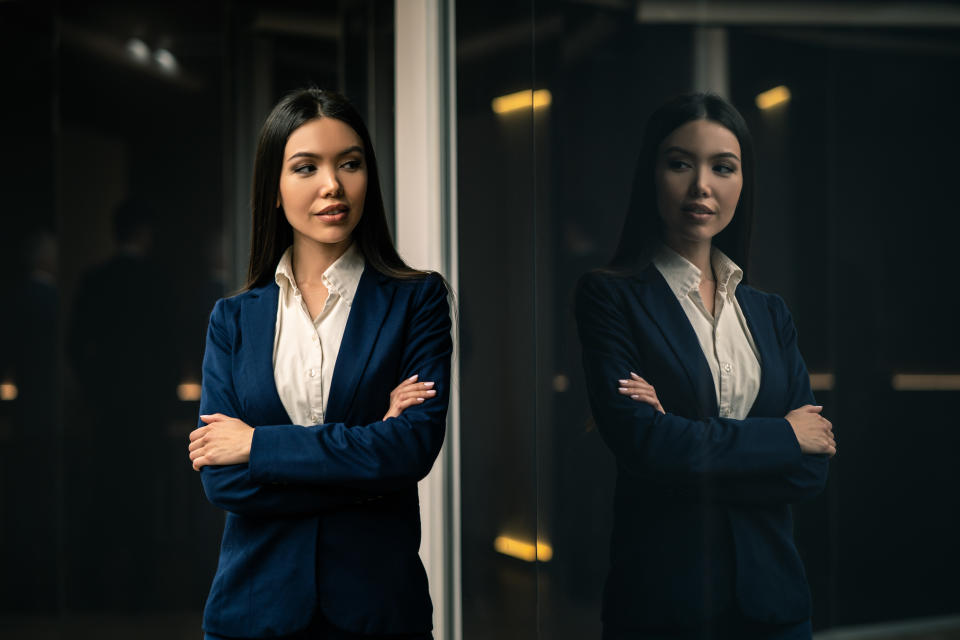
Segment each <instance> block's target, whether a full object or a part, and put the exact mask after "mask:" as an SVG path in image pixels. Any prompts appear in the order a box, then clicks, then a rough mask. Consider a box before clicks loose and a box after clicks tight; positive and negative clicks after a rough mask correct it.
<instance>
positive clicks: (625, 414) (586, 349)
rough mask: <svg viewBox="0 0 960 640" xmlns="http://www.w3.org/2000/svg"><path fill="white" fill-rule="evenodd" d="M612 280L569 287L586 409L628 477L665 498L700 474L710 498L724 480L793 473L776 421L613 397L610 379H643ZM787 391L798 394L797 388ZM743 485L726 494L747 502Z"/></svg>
mask: <svg viewBox="0 0 960 640" xmlns="http://www.w3.org/2000/svg"><path fill="white" fill-rule="evenodd" d="M614 280H615V278H614V277H604V276H600V275H596V274H591V275H588V276H585V277H584V278H583V279H581V282H580V284H579V286H578V288H577V294H576V305H575V309H576V316H577V326H578V330H579V334H580V341H581V344H582V348H583V366H584V371H585V374H586V383H587V391H588V395H589V398H590V406H591V409H592V411H593V415H594V418H595V419H596V422H597V426H598V428H599V431H600V434H601V435H602V436H603V438H604V440H605V441H606V443H607V445H608V446H609V447H610V449H611V450H612V451H613V453H614V455H615V456H616V458H617V461H618V463H619V464H620V465H621V466H622V467H623V468H624V469H626V470H627V471H628V472H629V473H631V474H635V475H641V476H646V477H649V478H650V479H651V480H652V481H653V482H655V483H656V484H657V485H659V486H661V487H663V488H664V490H665V491H666V492H667V493H672V492H673V490H676V489H681V490H683V489H696V488H697V487H702V486H704V485H703V482H704V480H705V479H706V478H707V477H709V478H710V479H711V480H714V481H716V480H719V481H720V482H711V483H710V486H711V492H710V493H711V494H713V495H712V497H713V499H723V498H724V497H725V496H724V495H722V494H718V493H717V492H714V491H713V490H712V489H722V488H723V487H725V486H728V485H725V484H724V482H723V481H724V480H737V479H739V480H741V481H742V480H743V479H744V478H747V477H754V478H756V477H768V478H769V477H776V476H783V475H787V474H793V473H798V472H801V471H802V470H803V469H804V455H803V454H802V452H801V451H800V446H799V443H798V442H797V439H796V437H795V436H794V433H793V430H792V429H791V427H790V424H789V423H788V422H787V421H786V420H785V419H784V418H782V417H773V418H766V417H751V418H746V419H744V420H735V419H731V418H720V417H707V418H702V419H690V418H685V417H682V416H679V415H675V414H671V413H666V414H662V413H660V412H659V411H657V410H655V409H654V408H653V407H651V406H650V405H648V404H647V403H644V402H637V401H635V400H631V399H630V398H628V397H626V396H622V395H620V394H619V393H618V392H617V388H618V383H617V380H619V379H621V378H623V377H624V375H626V374H627V372H630V371H634V372H636V373H638V374H639V375H641V376H643V375H644V371H645V366H644V362H643V361H642V358H641V357H640V350H639V349H637V347H636V345H635V344H634V343H633V338H632V337H631V332H630V329H629V326H630V324H629V323H628V321H627V318H626V317H625V315H624V306H625V305H624V304H623V303H622V302H621V301H620V300H619V298H620V297H621V295H622V294H621V292H620V291H619V290H618V287H616V285H614V284H611V283H612V282H613V281H614ZM798 362H799V364H800V365H802V361H798ZM807 389H809V383H808V385H807ZM794 393H795V394H796V396H797V397H798V398H799V397H800V396H802V395H803V393H804V392H803V389H802V385H798V386H797V388H796V389H795V390H794ZM748 486H749V484H748V483H742V482H739V483H737V484H736V485H730V491H729V492H727V496H726V497H729V498H731V499H733V500H735V501H741V500H747V496H745V495H744V493H745V492H746V490H747V489H746V487H748ZM747 501H749V500H747Z"/></svg>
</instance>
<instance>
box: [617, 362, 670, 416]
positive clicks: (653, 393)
mask: <svg viewBox="0 0 960 640" xmlns="http://www.w3.org/2000/svg"><path fill="white" fill-rule="evenodd" d="M618 382H619V383H620V388H619V389H618V390H617V391H619V392H620V394H621V395H625V396H630V399H631V400H636V401H637V402H646V403H647V404H649V405H650V406H651V407H653V408H654V409H656V410H657V411H659V412H660V413H666V411H664V410H663V405H662V404H660V400H658V399H657V390H656V389H654V388H653V385H652V384H650V383H649V382H647V381H646V380H644V379H643V378H641V377H640V376H638V375H637V374H635V373H634V372H632V371H631V372H630V379H629V380H618Z"/></svg>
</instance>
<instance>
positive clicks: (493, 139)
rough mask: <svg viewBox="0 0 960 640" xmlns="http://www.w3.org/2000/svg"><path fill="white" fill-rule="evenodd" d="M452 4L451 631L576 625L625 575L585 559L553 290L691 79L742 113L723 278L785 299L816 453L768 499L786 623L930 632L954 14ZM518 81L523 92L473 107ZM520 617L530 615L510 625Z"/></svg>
mask: <svg viewBox="0 0 960 640" xmlns="http://www.w3.org/2000/svg"><path fill="white" fill-rule="evenodd" d="M467 4H468V3H460V4H459V5H458V7H457V12H458V31H457V39H458V69H457V76H458V83H459V86H458V94H457V97H458V127H459V131H458V136H459V138H458V153H459V157H458V163H459V175H458V181H459V185H458V188H459V194H460V200H459V215H460V221H459V224H460V228H461V229H462V234H461V242H460V255H461V262H460V274H461V281H462V283H463V286H462V288H461V292H460V296H461V304H462V323H463V327H464V329H463V331H464V348H465V351H464V354H463V361H462V374H463V383H464V384H463V388H464V418H463V420H464V421H463V433H464V435H463V443H464V446H463V457H464V462H463V464H464V466H463V470H464V471H463V512H464V558H463V563H464V585H463V588H464V591H463V597H464V621H465V627H464V637H465V638H467V640H471V639H472V638H480V637H514V636H516V637H519V634H522V633H526V634H527V635H526V636H525V637H531V636H530V633H531V629H533V628H534V626H533V625H535V628H536V634H537V637H544V638H578V639H579V638H587V637H599V636H600V633H601V629H602V623H601V611H602V609H603V606H602V602H603V597H604V596H603V589H604V584H605V582H606V580H607V578H608V574H609V572H610V570H611V562H613V565H614V567H615V566H616V565H617V564H618V563H620V566H626V565H623V564H622V563H623V562H625V560H624V559H623V557H622V556H615V557H614V558H613V560H612V561H611V559H610V537H611V533H612V532H613V531H614V530H615V525H614V515H613V514H614V488H615V486H616V484H617V466H616V462H615V458H614V456H613V455H612V453H611V449H610V447H608V446H607V444H606V443H605V442H604V440H603V438H602V437H601V436H600V433H599V431H598V425H597V418H596V417H595V416H594V415H593V412H592V411H591V408H590V406H589V404H588V397H587V392H586V385H587V382H588V380H587V379H586V377H585V374H584V369H583V366H582V364H581V341H580V339H579V337H578V335H577V325H576V321H575V318H574V300H575V285H576V283H577V281H578V279H579V278H580V277H581V276H582V275H583V274H585V273H588V272H590V271H591V270H594V269H597V268H600V267H603V266H604V265H606V264H608V263H609V261H610V259H611V257H612V256H613V254H614V251H615V249H616V247H617V243H618V240H619V238H620V234H621V228H622V224H623V220H624V216H625V214H626V212H627V209H628V206H629V203H630V199H631V190H632V188H633V182H634V173H635V171H636V167H637V160H638V156H639V152H640V144H641V138H642V135H643V129H644V126H645V124H646V122H647V119H648V118H649V116H650V115H651V114H652V113H653V111H654V110H655V109H656V108H657V107H658V106H659V105H660V104H662V103H663V102H664V101H666V100H667V99H668V98H670V97H672V96H674V95H677V94H679V93H681V92H684V91H689V90H691V89H706V88H709V89H713V90H715V91H719V92H721V93H722V94H724V95H725V97H726V98H727V99H728V100H729V101H730V102H731V103H732V104H733V105H734V106H735V107H736V108H737V109H738V110H739V111H740V112H741V113H742V114H743V116H744V118H745V120H746V122H747V125H748V127H749V129H750V131H751V133H752V136H753V139H754V143H755V154H756V171H755V173H756V192H755V206H754V208H755V220H754V225H753V239H752V243H751V254H750V256H751V257H750V261H749V264H748V265H745V266H748V275H749V282H750V285H751V286H752V287H755V288H756V289H758V290H761V291H767V292H773V293H776V294H778V295H779V296H781V297H782V298H783V300H784V302H785V303H786V306H787V308H788V309H789V311H790V313H791V315H792V318H793V321H794V323H795V325H796V327H797V330H798V332H799V349H800V352H801V353H802V355H803V357H804V359H805V361H806V365H807V368H808V372H809V374H810V383H811V386H812V388H813V392H814V394H815V397H816V401H817V402H818V403H820V404H822V405H823V407H824V408H823V415H825V416H827V417H828V418H829V419H830V420H832V421H833V423H834V432H835V434H836V436H837V440H838V444H840V453H839V454H838V455H837V456H836V457H835V458H834V459H833V460H832V461H831V463H830V471H829V477H828V480H827V482H826V485H825V488H824V489H823V490H822V491H821V492H819V493H818V494H817V495H816V496H815V497H812V498H811V499H808V500H804V501H801V502H799V503H798V504H795V505H794V506H793V508H792V513H793V519H792V527H790V526H789V522H790V521H789V520H784V521H783V522H784V523H786V525H785V528H784V531H786V534H785V535H787V536H789V535H790V531H791V528H792V536H793V538H794V540H795V544H796V547H797V549H798V551H799V556H800V558H801V560H802V563H803V566H804V569H805V573H806V578H807V581H808V582H809V586H810V591H811V594H812V627H813V629H814V631H815V632H818V633H819V632H822V631H826V630H830V629H842V628H849V627H858V626H862V625H871V624H879V623H890V624H898V623H900V622H903V623H905V624H907V625H908V626H907V627H905V630H904V631H903V633H915V634H917V635H911V637H933V636H932V635H930V636H923V635H922V634H921V632H920V630H919V629H920V627H919V626H916V627H910V626H909V625H911V624H919V623H918V622H917V621H918V620H922V619H927V618H934V617H946V618H949V619H947V620H945V621H941V622H939V623H937V624H938V625H939V627H937V626H934V627H931V629H933V630H932V631H930V632H929V633H930V634H934V633H945V631H944V629H946V630H948V631H946V632H948V633H950V632H952V633H955V632H956V627H957V626H958V625H957V623H956V616H957V615H958V614H960V609H958V608H957V603H958V602H960V592H958V590H957V584H956V581H955V580H951V576H952V575H953V574H955V573H956V571H957V570H958V567H960V556H958V555H957V550H956V545H955V544H953V543H952V542H951V541H952V540H954V539H956V538H957V537H958V536H960V529H958V527H960V521H958V519H957V517H956V515H955V514H956V513H958V512H960V509H958V508H960V504H958V501H957V498H956V497H955V495H954V493H955V492H953V491H952V487H953V486H955V485H956V484H957V482H958V481H960V477H958V471H957V469H958V467H957V465H956V464H953V462H952V452H953V451H955V450H956V448H957V445H958V444H960V443H958V441H957V436H956V434H955V430H954V429H951V428H950V427H949V425H950V424H952V419H951V415H952V413H951V409H950V407H951V406H952V405H953V404H954V403H955V401H956V399H957V393H958V392H960V384H958V383H957V380H958V379H960V376H958V374H960V358H958V353H960V349H958V345H956V344H955V343H956V341H957V340H958V338H957V335H956V332H955V331H953V330H952V326H950V325H949V323H951V322H952V318H953V314H952V311H953V310H954V308H955V307H956V305H955V304H954V302H953V300H952V299H951V296H950V295H949V294H947V295H946V297H945V296H944V295H942V294H940V293H939V292H940V291H942V290H944V289H943V287H944V283H945V282H947V280H944V278H943V277H938V276H937V275H936V274H938V273H949V272H950V267H951V266H952V254H953V253H954V252H953V251H951V246H952V244H953V243H955V239H956V237H957V234H958V232H960V228H958V224H957V222H956V217H955V216H952V215H950V214H949V213H948V212H949V211H950V209H951V198H952V195H951V193H950V189H949V188H948V187H946V185H949V184H951V180H952V178H951V176H952V165H953V164H954V163H952V162H951V160H950V153H951V150H952V148H953V147H954V146H955V145H956V142H957V141H958V139H960V136H958V133H960V128H958V124H957V122H956V119H955V118H953V117H952V115H951V113H952V112H951V110H952V108H953V107H952V105H953V104H955V101H956V98H957V91H958V89H957V87H958V86H960V83H958V82H957V80H958V79H960V78H958V67H957V65H956V55H957V49H956V46H955V40H956V36H957V33H956V30H957V25H958V24H960V18H958V14H957V12H956V7H955V6H954V5H953V4H948V3H940V4H930V5H921V4H913V5H909V6H907V5H903V4H898V3H894V2H873V3H866V4H863V3H847V2H840V3H831V4H830V5H829V6H828V5H823V6H821V7H820V9H822V11H821V10H819V9H818V10H817V12H816V13H814V12H813V11H812V10H811V8H810V7H809V6H808V5H806V4H805V3H722V2H698V3H678V2H674V3H667V2H638V3H633V2H562V1H558V0H537V1H536V2H534V3H532V4H530V5H524V7H523V9H519V8H515V9H513V12H514V13H513V14H512V15H510V14H509V12H507V13H504V12H501V11H500V10H499V9H500V8H499V7H498V11H495V12H494V11H485V10H480V9H477V8H475V7H472V6H465V5H467ZM781 87H782V88H781ZM529 90H536V91H538V92H543V93H538V94H536V95H538V96H539V98H538V100H539V102H534V101H533V100H532V99H531V98H530V97H526V98H525V99H526V103H524V102H523V100H524V98H517V100H518V102H517V105H519V106H518V108H517V109H516V110H514V111H510V112H508V113H502V114H499V115H498V114H496V113H495V112H494V110H493V108H492V107H491V106H488V105H491V101H492V100H493V99H494V98H497V97H504V96H507V95H508V94H510V93H511V92H516V91H529ZM770 90H775V91H773V92H772V93H769V94H768V93H767V92H768V91H770ZM546 92H549V102H547V98H546V96H547V93H546ZM778 95H780V96H783V97H785V99H783V100H781V101H780V102H779V104H769V103H770V102H776V100H775V98H777V96H778ZM500 104H501V105H502V104H504V103H500ZM945 187H946V188H945ZM675 310H676V309H675ZM748 313H749V312H748ZM678 317H679V319H680V321H685V320H684V316H682V315H681V316H678ZM757 331H758V332H762V329H758V330H757ZM777 344H779V343H777ZM761 351H762V349H761ZM773 358H774V356H770V358H768V362H767V365H768V371H776V365H775V362H774V361H773ZM678 366H679V365H678ZM624 373H626V372H624ZM656 382H657V381H656V380H655V381H654V385H655V386H656ZM708 382H711V383H712V380H709V379H708ZM610 383H611V384H615V380H611V381H610ZM491 385H494V386H496V388H497V389H498V391H496V392H491V391H490V390H489V387H490V386H491ZM664 385H665V386H666V387H668V388H667V389H665V390H664V393H665V394H667V395H668V396H670V395H671V391H670V389H669V385H670V383H669V381H667V382H664ZM499 389H504V390H503V391H499ZM674 395H675V394H674ZM471 398H473V400H471ZM471 403H472V404H471ZM468 405H469V406H470V407H471V408H469V409H468ZM666 409H667V411H670V410H671V407H670V406H669V405H668V406H667V407H666ZM674 410H675V411H677V412H680V411H681V410H682V407H677V408H676V409H674ZM785 412H786V409H784V411H783V412H782V413H785ZM782 413H781V414H779V415H772V417H774V418H778V417H781V416H782ZM531 421H532V424H531ZM779 426H780V427H782V426H783V423H779ZM531 434H533V435H531ZM531 437H532V438H533V440H534V441H533V442H532V443H531V442H530V439H531ZM531 464H533V465H534V467H533V468H531V466H530V465H531ZM492 478H496V480H494V481H492V482H491V479H492ZM627 480H629V478H626V479H625V478H621V492H623V491H624V486H625V484H627ZM711 483H712V484H711ZM721 484H722V481H721V480H720V479H718V478H717V477H713V478H712V479H711V480H710V482H709V483H707V485H705V486H708V487H715V488H717V490H720V489H719V487H720V486H721ZM770 486H771V485H769V484H764V483H763V482H761V481H757V480H754V481H753V483H752V484H751V485H749V486H748V487H747V489H746V490H747V491H748V492H750V491H756V490H758V489H761V490H763V489H765V488H769V487H770ZM531 496H534V500H535V504H531ZM624 499H625V498H624V497H623V496H621V498H620V500H621V501H622V500H624ZM791 500H792V498H791ZM721 502H722V500H721ZM779 504H781V503H778V505H779ZM621 508H622V509H623V510H624V512H623V513H622V514H621V517H631V518H633V517H635V518H637V519H642V518H644V517H647V518H650V520H649V522H647V521H644V522H645V524H644V525H643V528H642V529H641V533H644V535H646V534H647V533H649V532H650V531H651V530H652V529H654V528H656V527H657V526H662V525H663V523H664V520H663V519H656V518H653V517H652V516H650V515H649V514H645V513H634V512H631V511H630V510H629V509H626V507H621ZM724 508H727V507H724ZM778 508H780V507H778ZM724 513H726V512H724ZM755 515H756V512H754V516H755ZM725 517H727V518H731V517H734V516H725ZM751 517H753V516H751ZM512 522H522V523H523V524H522V525H514V526H515V527H516V528H519V529H520V530H521V534H518V535H519V536H521V537H522V538H523V541H525V542H527V543H533V542H536V541H539V542H540V551H541V554H540V557H539V561H538V562H537V564H536V587H535V593H531V589H533V587H530V586H529V585H530V581H529V580H528V581H527V582H524V583H522V584H523V586H522V587H518V586H517V584H520V583H519V582H510V583H508V582H507V581H506V580H505V579H504V578H502V577H498V576H505V575H508V574H507V572H508V571H512V570H514V569H516V570H517V571H518V572H521V574H522V575H526V573H523V571H524V570H523V567H524V566H526V565H522V564H519V563H514V564H509V563H510V562H512V561H511V560H510V559H509V558H508V557H505V556H504V557H501V556H498V555H497V554H496V552H495V551H494V550H493V548H492V545H491V543H490V538H491V537H493V536H496V535H497V534H498V533H499V532H500V531H501V529H503V528H504V527H506V526H507V525H508V523H512ZM717 522H720V523H723V522H725V521H724V520H722V519H720V520H718V521H717ZM723 527H724V530H726V531H728V533H729V531H732V530H733V529H727V528H726V527H727V525H723ZM698 530H699V529H698ZM707 533H708V532H705V533H704V535H707ZM721 538H722V536H721ZM710 539H711V540H714V538H710ZM717 539H720V538H717ZM728 542H729V539H728ZM635 543H636V544H638V545H639V544H641V542H640V541H639V539H638V540H637V541H635ZM718 544H719V543H718ZM751 550H752V551H745V552H744V553H752V552H753V551H755V550H756V548H755V547H751ZM645 552H647V553H650V550H646V551H645ZM653 553H657V551H656V550H654V551H653ZM664 553H665V551H664ZM737 553H741V551H740V550H739V548H738V551H737ZM709 557H710V558H711V559H713V560H712V561H715V560H716V559H717V558H721V557H725V556H723V554H722V553H721V552H720V551H719V550H717V551H716V552H713V553H711V554H709ZM728 559H729V558H728ZM779 568H783V567H779ZM771 570H778V569H777V568H773V569H771ZM644 571H645V569H644V567H636V568H635V571H634V573H633V574H632V575H630V576H628V577H627V579H628V580H632V581H635V582H642V580H643V579H644ZM731 575H732V574H731ZM525 579H526V578H525ZM734 579H735V578H733V577H731V580H734ZM504 585H508V586H504ZM673 586H675V585H674V583H673V582H671V581H664V583H663V584H661V585H660V588H661V589H663V590H669V589H671V588H673ZM608 597H610V596H608ZM694 597H696V596H694ZM533 601H535V605H531V604H530V603H531V602H533ZM644 604H645V601H644V599H643V598H637V599H636V601H630V602H626V603H623V604H621V605H620V606H621V608H629V607H637V608H640V607H642V606H644ZM530 606H536V610H537V612H538V613H537V616H536V620H535V621H523V622H519V621H521V620H524V618H523V616H522V615H521V614H517V613H515V612H516V611H517V610H520V611H525V610H527V608H528V607H530ZM608 608H609V607H608ZM508 612H509V613H508ZM951 617H952V618H951ZM504 620H516V621H518V622H516V623H513V624H512V625H510V624H507V623H504V622H503V621H504ZM951 620H952V621H951ZM951 625H952V626H951ZM608 626H613V625H608ZM503 627H509V628H508V629H507V631H506V632H509V633H513V634H514V636H503V635H502V634H503V633H505V631H504V630H503ZM890 629H891V627H885V628H880V629H877V630H874V631H873V632H870V631H866V632H865V633H866V634H867V635H864V636H863V637H880V635H881V634H883V633H890V632H891V631H890ZM861 631H862V630H861ZM498 633H499V634H501V635H500V636H498ZM871 633H872V634H873V635H871ZM624 637H633V636H630V635H629V634H628V635H625V636H624ZM858 637H859V636H858Z"/></svg>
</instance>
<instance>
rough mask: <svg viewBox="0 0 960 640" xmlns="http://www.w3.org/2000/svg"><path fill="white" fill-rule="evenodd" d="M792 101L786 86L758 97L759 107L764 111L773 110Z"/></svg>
mask: <svg viewBox="0 0 960 640" xmlns="http://www.w3.org/2000/svg"><path fill="white" fill-rule="evenodd" d="M789 101H790V89H787V88H786V87H785V86H784V85H780V86H779V87H774V88H773V89H769V90H767V91H764V92H763V93H761V94H758V95H757V106H758V107H760V108H761V109H763V110H767V109H772V108H774V107H776V106H779V105H781V104H785V103H787V102H789Z"/></svg>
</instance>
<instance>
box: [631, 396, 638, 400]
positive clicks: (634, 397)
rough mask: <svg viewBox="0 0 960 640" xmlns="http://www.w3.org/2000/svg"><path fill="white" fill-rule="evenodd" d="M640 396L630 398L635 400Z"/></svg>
mask: <svg viewBox="0 0 960 640" xmlns="http://www.w3.org/2000/svg"><path fill="white" fill-rule="evenodd" d="M639 397H640V396H630V398H632V399H633V400H636V399H637V398H639Z"/></svg>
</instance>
